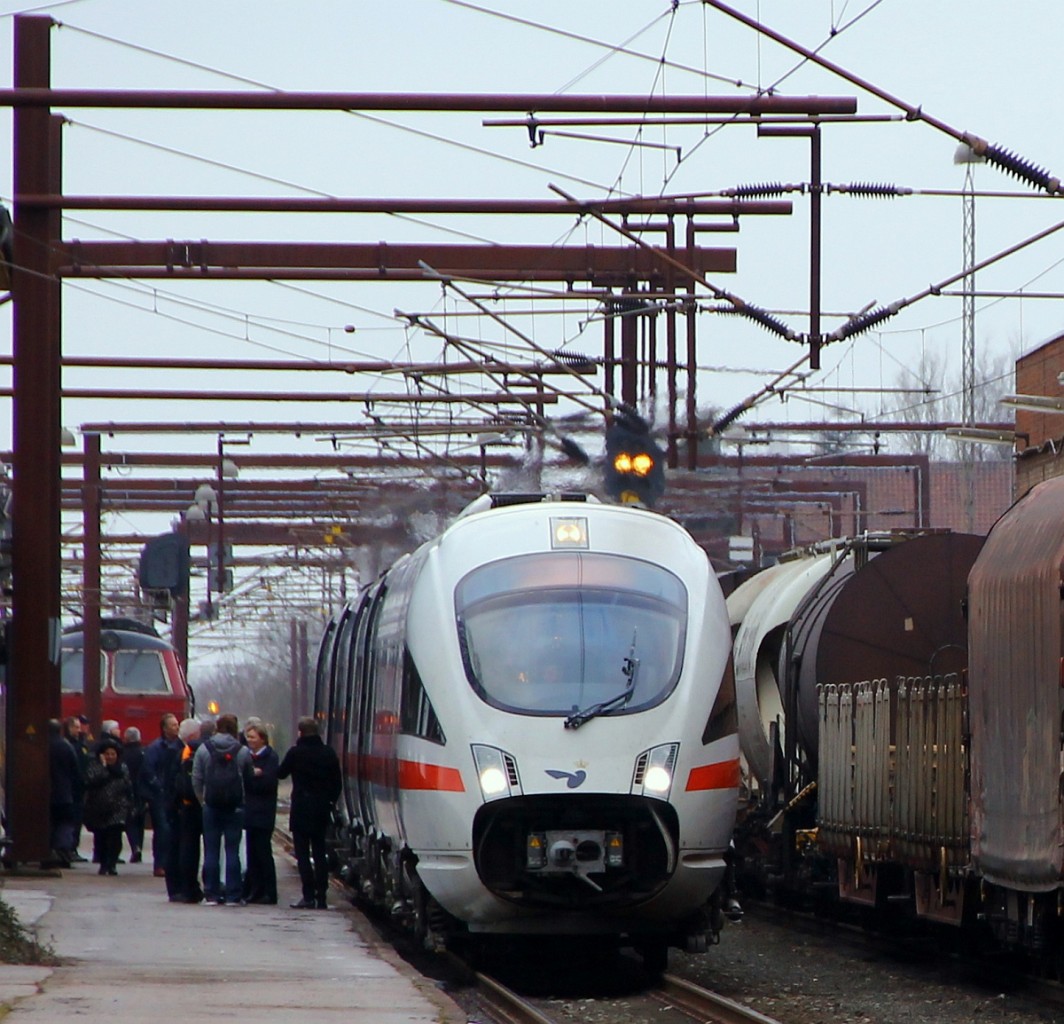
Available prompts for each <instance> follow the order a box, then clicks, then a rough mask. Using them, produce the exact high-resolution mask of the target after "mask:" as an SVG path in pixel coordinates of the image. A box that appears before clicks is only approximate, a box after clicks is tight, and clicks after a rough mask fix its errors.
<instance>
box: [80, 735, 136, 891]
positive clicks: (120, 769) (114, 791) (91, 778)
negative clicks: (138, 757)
mask: <svg viewBox="0 0 1064 1024" xmlns="http://www.w3.org/2000/svg"><path fill="white" fill-rule="evenodd" d="M121 750H122V747H121V745H120V744H119V743H118V742H117V741H116V740H113V739H109V738H107V737H105V738H104V739H102V740H100V742H99V744H98V745H97V751H96V757H94V758H93V759H92V760H91V761H89V765H88V768H87V769H86V771H85V827H86V828H88V829H89V830H90V831H91V832H93V833H94V834H95V836H96V843H97V848H98V849H99V852H100V874H101V875H117V874H118V871H117V869H116V867H115V865H117V863H118V855H119V854H120V853H121V852H122V832H123V831H124V830H125V827H126V819H127V818H128V817H129V812H130V810H131V809H132V807H133V787H132V785H131V784H130V781H129V771H128V769H127V768H126V766H125V765H124V764H122V762H121V760H120V759H119V758H120V754H121Z"/></svg>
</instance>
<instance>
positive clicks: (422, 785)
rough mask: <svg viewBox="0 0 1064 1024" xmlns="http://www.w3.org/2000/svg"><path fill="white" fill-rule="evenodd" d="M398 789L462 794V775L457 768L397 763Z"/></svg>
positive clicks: (415, 762)
mask: <svg viewBox="0 0 1064 1024" xmlns="http://www.w3.org/2000/svg"><path fill="white" fill-rule="evenodd" d="M399 788H400V789H435V790H442V791H443V792H446V793H464V792H465V786H463V785H462V773H461V772H460V771H459V770H458V769H457V768H447V767H445V766H443V765H439V764H422V763H420V762H418V761H400V762H399Z"/></svg>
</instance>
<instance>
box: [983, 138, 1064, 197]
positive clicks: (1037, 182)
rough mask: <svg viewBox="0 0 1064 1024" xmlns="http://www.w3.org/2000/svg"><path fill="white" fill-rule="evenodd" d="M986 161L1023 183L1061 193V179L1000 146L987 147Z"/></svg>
mask: <svg viewBox="0 0 1064 1024" xmlns="http://www.w3.org/2000/svg"><path fill="white" fill-rule="evenodd" d="M985 155H986V159H987V160H988V161H989V162H990V163H992V164H995V165H996V166H998V167H1000V168H1001V169H1002V170H1003V171H1006V172H1007V173H1009V174H1012V175H1014V176H1015V177H1017V178H1019V179H1020V180H1021V181H1026V182H1027V183H1028V184H1029V185H1034V187H1035V188H1041V189H1045V191H1046V192H1049V193H1051V194H1052V193H1057V192H1060V190H1061V188H1060V179H1059V178H1054V177H1053V176H1052V175H1051V174H1050V173H1049V171H1047V170H1045V169H1044V168H1042V167H1036V166H1035V165H1034V164H1033V163H1031V162H1030V161H1029V160H1024V159H1023V158H1022V157H1021V156H1019V155H1017V154H1016V153H1010V152H1009V151H1008V150H1007V149H1002V148H1001V147H1000V146H987V147H986V154H985Z"/></svg>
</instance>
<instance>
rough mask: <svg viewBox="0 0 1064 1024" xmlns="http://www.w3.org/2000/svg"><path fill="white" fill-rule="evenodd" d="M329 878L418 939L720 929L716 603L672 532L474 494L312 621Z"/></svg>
mask: <svg viewBox="0 0 1064 1024" xmlns="http://www.w3.org/2000/svg"><path fill="white" fill-rule="evenodd" d="M316 714H317V715H318V717H319V720H320V721H321V722H322V725H323V729H324V733H325V736H326V739H327V742H329V743H330V744H332V746H333V747H334V748H335V749H336V751H337V753H338V754H339V756H340V759H341V763H342V764H343V765H344V766H345V772H344V774H345V793H344V800H343V811H344V821H343V822H342V824H341V825H340V827H339V828H338V830H337V836H336V849H337V855H338V862H339V867H340V870H341V873H342V874H344V875H345V876H346V877H347V879H348V880H349V881H351V882H352V883H354V884H355V885H356V886H357V887H358V888H359V891H360V892H361V893H362V894H363V895H364V896H365V897H366V898H367V899H369V900H371V901H374V902H377V903H379V904H382V905H384V906H385V907H387V908H388V909H389V910H390V911H391V912H392V913H393V914H395V915H397V916H401V917H405V918H406V919H407V921H408V923H409V924H411V925H412V926H413V927H414V928H415V930H417V931H418V932H419V933H420V934H421V935H422V937H423V938H424V939H425V940H426V942H433V943H435V942H440V941H448V940H456V939H457V940H462V941H469V940H472V939H476V938H477V937H484V936H500V935H541V936H550V935H567V936H581V935H582V936H594V937H596V941H598V942H600V943H601V944H603V945H606V944H613V943H616V944H619V945H630V946H633V947H634V948H636V949H637V950H638V951H640V952H641V953H642V955H643V957H644V960H645V961H646V963H647V964H648V965H649V966H651V967H652V968H653V969H655V970H656V969H661V968H662V967H663V966H664V963H665V959H666V956H667V950H668V948H669V946H672V945H674V946H678V947H680V948H686V949H689V950H699V949H704V948H706V945H707V944H708V943H709V942H712V941H714V940H715V939H716V936H717V935H718V933H719V931H720V928H721V925H722V914H721V909H720V901H721V895H722V894H721V891H720V886H721V881H722V878H723V876H724V875H725V870H726V865H725V857H726V853H727V850H728V845H729V841H730V839H731V836H732V830H733V826H734V820H735V812H736V803H737V795H738V786H739V746H738V737H737V730H736V714H735V693H734V682H733V676H732V663H731V634H730V629H729V624H728V614H727V611H726V608H725V605H724V600H723V597H722V594H721V591H720V587H719V586H718V584H717V581H716V578H715V576H714V574H713V571H712V568H711V566H710V563H709V560H708V559H707V557H706V555H705V553H704V552H703V551H702V550H701V549H700V548H699V547H698V546H697V545H696V544H695V542H694V541H693V540H692V539H691V537H690V536H689V535H688V534H687V533H686V531H684V530H683V529H682V528H681V527H680V526H678V525H677V524H676V523H674V522H672V521H671V520H669V519H667V518H665V517H664V516H661V515H658V514H655V513H652V512H648V511H645V510H641V509H636V508H633V507H623V506H621V507H619V506H611V505H604V504H600V503H598V502H597V501H595V500H594V499H590V498H589V499H586V500H585V498H584V497H583V496H582V495H562V496H560V497H553V498H551V497H545V496H543V495H494V496H493V495H485V496H483V497H482V498H480V499H478V500H477V501H476V502H474V503H473V504H472V505H471V506H470V507H469V508H468V509H466V511H465V512H463V513H462V515H461V516H459V517H458V519H457V520H456V521H455V522H454V523H453V524H452V525H451V526H450V527H449V528H448V529H447V530H446V531H445V532H444V533H443V534H442V535H441V536H440V537H438V538H437V539H435V540H433V541H431V542H429V543H427V544H425V545H423V546H422V547H420V548H418V550H416V551H415V552H413V553H412V554H410V555H407V556H405V557H404V558H402V559H401V560H400V561H398V562H397V563H396V564H395V565H394V566H393V567H392V568H391V569H390V570H389V571H387V572H386V573H384V574H383V575H382V576H381V577H380V578H379V579H378V580H377V581H376V582H374V583H373V584H371V585H370V586H368V587H366V588H365V589H364V590H363V591H362V592H361V593H360V594H359V596H358V597H357V599H355V600H354V601H351V602H349V603H348V605H347V606H346V607H345V608H344V609H343V610H342V611H341V612H340V613H339V614H338V615H337V616H335V617H334V619H333V620H332V621H331V622H330V624H329V626H328V627H327V630H326V632H325V635H324V637H323V640H322V645H321V650H320V653H319V658H318V664H317V679H316Z"/></svg>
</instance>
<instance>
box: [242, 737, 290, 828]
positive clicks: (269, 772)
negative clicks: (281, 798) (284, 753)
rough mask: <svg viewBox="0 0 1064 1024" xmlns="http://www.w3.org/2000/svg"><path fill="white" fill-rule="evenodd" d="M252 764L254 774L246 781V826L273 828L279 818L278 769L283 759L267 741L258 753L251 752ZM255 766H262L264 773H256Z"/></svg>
mask: <svg viewBox="0 0 1064 1024" xmlns="http://www.w3.org/2000/svg"><path fill="white" fill-rule="evenodd" d="M248 749H249V751H250V748H248ZM251 765H252V774H251V776H250V777H249V778H248V779H247V781H246V782H245V783H244V828H268V829H271V830H272V829H273V826H274V825H275V824H276V820H277V769H278V768H280V766H281V760H280V758H279V757H278V756H277V751H276V750H274V749H273V747H271V746H270V745H269V744H268V743H267V744H266V746H264V747H263V748H262V749H261V750H260V751H259V752H258V753H257V754H255V753H252V754H251ZM255 768H261V769H262V774H261V775H256V774H254V769H255Z"/></svg>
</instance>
